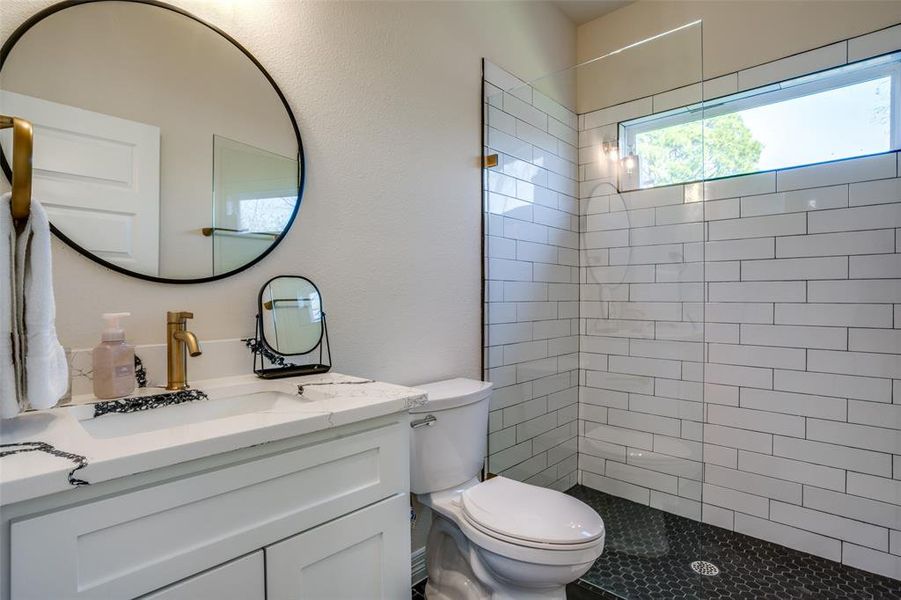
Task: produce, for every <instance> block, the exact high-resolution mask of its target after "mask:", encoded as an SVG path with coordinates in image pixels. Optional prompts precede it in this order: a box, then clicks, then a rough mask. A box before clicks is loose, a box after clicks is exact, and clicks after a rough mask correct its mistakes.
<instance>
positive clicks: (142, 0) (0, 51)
mask: <svg viewBox="0 0 901 600" xmlns="http://www.w3.org/2000/svg"><path fill="white" fill-rule="evenodd" d="M99 2H132V3H135V4H147V5H150V6H155V7H157V8H162V9H165V10H171V11H172V12H175V13H178V14H180V15H182V16H184V17H187V18H189V19H191V20H193V21H195V22H197V23H200V24H201V25H203V26H204V27H206V28H208V29H210V30H212V31H214V32H216V33H218V34H219V35H221V36H222V37H223V38H225V39H226V40H228V41H229V42H231V43H232V45H234V46H235V47H236V48H237V49H238V50H240V51H241V52H242V53H243V54H244V56H246V57H247V58H248V59H250V62H252V63H253V64H254V66H256V68H257V69H259V70H260V72H261V73H262V74H263V76H264V77H265V78H266V80H267V81H268V82H269V84H270V85H271V86H272V89H273V90H275V93H276V94H277V95H278V97H279V100H281V102H282V105H283V106H284V107H285V112H287V113H288V119H289V120H290V121H291V127H292V128H293V129H294V136H295V137H296V138H297V170H298V178H297V202H296V203H295V204H294V212H293V213H291V218H290V219H289V220H288V223H287V224H286V225H285V228H284V229H283V230H282V232H281V233H280V234H279V235H278V237H276V238H275V239H274V240H273V241H272V244H270V245H269V247H268V248H266V250H265V251H263V252H262V253H261V254H260V255H259V256H257V257H256V258H254V259H253V260H251V261H250V262H248V263H246V264H244V265H242V266H240V267H239V268H237V269H233V270H231V271H228V272H227V273H220V274H219V275H210V276H209V277H197V278H193V279H172V278H168V277H157V276H154V275H145V274H143V273H137V272H135V271H129V270H128V269H125V268H123V267H120V266H119V265H115V264H113V263H111V262H109V261H106V260H103V259H102V258H100V257H98V256H95V255H94V254H92V253H91V252H90V251H88V250H86V249H84V248H82V247H81V246H80V245H78V244H77V243H76V242H75V241H73V240H72V239H70V238H69V237H68V236H66V235H65V234H64V233H63V232H62V231H60V230H59V229H58V228H57V227H56V226H54V225H53V224H52V223H51V224H50V229H51V230H52V231H53V233H54V234H55V235H56V237H58V238H59V239H60V240H62V241H63V242H65V243H66V244H67V245H68V246H69V247H70V248H72V249H73V250H75V251H76V252H78V253H79V254H81V255H82V256H84V257H86V258H88V259H90V260H92V261H94V262H95V263H97V264H99V265H101V266H104V267H106V268H107V269H111V270H113V271H116V272H117V273H121V274H123V275H128V276H129V277H136V278H138V279H143V280H145V281H153V282H156V283H175V284H191V283H207V282H209V281H217V280H219V279H225V278H226V277H231V276H232V275H237V274H238V273H241V272H242V271H245V270H247V269H249V268H250V267H252V266H254V265H256V264H257V263H259V262H260V261H261V260H263V259H264V258H266V257H267V256H268V255H269V253H270V252H272V251H273V250H275V248H276V246H278V245H279V244H280V243H281V241H282V240H283V239H284V238H285V236H286V235H287V234H288V232H289V231H290V230H291V227H292V226H293V225H294V220H295V219H296V218H297V213H298V212H299V211H300V203H301V200H302V199H303V190H304V183H305V181H306V172H307V170H306V165H305V163H304V152H303V143H302V141H301V139H300V129H299V128H298V127H297V120H296V119H295V118H294V113H293V112H292V111H291V107H290V105H289V104H288V100H287V99H286V98H285V95H284V94H283V93H282V91H281V89H280V88H279V87H278V85H277V84H276V83H275V80H274V79H272V76H271V75H270V74H269V72H268V71H266V69H264V68H263V65H261V64H260V62H259V61H258V60H257V59H256V58H255V57H254V56H253V55H252V54H251V53H250V52H249V51H248V50H247V49H246V48H244V46H242V45H241V44H239V43H238V42H237V40H235V39H234V38H233V37H231V36H230V35H228V34H227V33H225V32H224V31H222V30H221V29H219V28H218V27H216V26H215V25H212V24H210V23H207V22H206V21H204V20H203V19H200V18H198V17H196V16H194V15H192V14H191V13H189V12H187V11H186V10H183V9H181V8H178V7H176V6H172V5H170V4H166V3H164V2H159V1H158V0H64V1H63V2H59V3H57V4H53V5H52V6H48V7H47V8H45V9H43V10H41V11H38V12H37V13H35V14H34V15H32V16H31V17H30V18H28V19H27V20H26V21H25V22H24V23H22V24H21V25H19V26H18V27H17V28H16V30H15V31H13V33H12V35H10V36H9V39H7V40H6V42H4V44H3V46H2V47H0V72H2V70H3V65H4V64H5V63H6V59H7V58H8V57H9V53H10V52H11V51H12V49H13V47H14V46H15V45H16V42H18V41H19V39H20V38H21V37H22V36H23V35H25V33H26V32H28V30H29V29H31V28H32V27H34V26H35V25H36V24H37V23H39V22H41V21H42V20H44V19H46V18H47V17H49V16H51V15H53V14H56V13H58V12H60V11H62V10H65V9H67V8H72V7H74V6H79V5H82V4H94V3H99ZM0 168H2V170H3V174H4V175H5V176H6V180H7V181H12V169H10V166H9V162H8V161H7V159H6V155H5V154H4V153H3V150H2V148H0ZM311 283H312V282H311Z"/></svg>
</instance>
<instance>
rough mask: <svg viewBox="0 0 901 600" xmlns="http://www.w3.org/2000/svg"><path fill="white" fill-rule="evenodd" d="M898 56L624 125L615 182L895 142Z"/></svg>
mask: <svg viewBox="0 0 901 600" xmlns="http://www.w3.org/2000/svg"><path fill="white" fill-rule="evenodd" d="M899 86H901V53H896V54H893V55H887V56H883V57H878V58H876V59H872V60H868V61H863V62H860V63H856V64H853V65H846V66H843V67H838V68H835V69H830V70H828V71H823V72H820V73H816V74H814V75H809V76H805V77H799V78H796V79H792V80H788V81H784V82H781V83H777V84H772V85H768V86H765V87H762V88H757V89H753V90H748V91H745V92H741V93H738V94H733V95H731V96H726V97H723V98H718V99H715V100H708V101H705V102H703V103H700V104H696V105H693V106H688V107H684V108H679V109H676V110H671V111H667V112H665V113H659V114H655V115H650V116H647V117H642V118H640V119H634V120H631V121H626V122H623V123H620V135H619V140H620V153H621V156H623V164H624V167H625V168H624V169H623V177H624V181H622V182H621V187H625V188H632V189H634V188H649V187H656V186H661V185H671V184H676V183H684V182H689V181H699V180H702V179H715V178H719V177H731V176H734V175H744V174H749V173H756V172H760V171H769V170H773V169H784V168H788V167H797V166H802V165H809V164H814V163H822V162H829V161H835V160H841V159H846V158H854V157H859V156H866V155H870V154H879V153H882V152H888V151H891V150H895V149H897V148H899V147H901V139H899V136H901V126H899V118H901V110H899V102H901V87H899Z"/></svg>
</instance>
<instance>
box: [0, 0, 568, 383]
mask: <svg viewBox="0 0 901 600" xmlns="http://www.w3.org/2000/svg"><path fill="white" fill-rule="evenodd" d="M49 4H51V2H50V1H49V0H47V1H44V0H41V1H27V0H5V1H4V2H2V3H0V24H2V25H0V33H2V37H3V38H4V39H5V38H6V37H7V36H8V35H9V34H10V33H11V32H12V31H13V29H14V28H15V27H16V26H18V25H19V24H20V23H21V22H22V21H23V20H24V19H25V18H27V17H28V16H29V15H30V14H32V13H34V12H35V11H36V10H38V9H40V8H43V7H44V6H47V5H49ZM176 4H178V5H180V6H183V7H184V8H186V9H188V10H191V11H194V12H195V13H196V14H198V15H199V16H201V17H203V18H206V19H208V20H210V21H211V22H213V23H214V24H216V25H218V26H219V27H221V28H223V29H224V30H225V31H227V32H228V33H229V34H230V35H232V36H234V37H235V38H236V39H237V40H239V41H240V42H241V43H242V44H244V45H245V46H246V47H247V48H248V49H249V50H250V51H251V52H252V53H253V54H254V55H256V56H257V58H258V59H259V60H260V61H261V63H262V64H263V65H265V67H266V68H267V69H268V70H269V72H270V73H271V74H272V76H273V77H274V78H275V80H276V81H277V82H278V83H279V85H280V86H281V87H282V89H283V90H284V92H285V94H286V96H287V98H288V101H289V102H290V104H291V106H292V108H293V110H294V111H295V114H296V116H297V120H298V123H299V126H300V130H301V134H302V135H303V140H304V145H305V150H306V153H307V167H308V180H307V189H306V192H305V194H304V199H303V204H302V206H301V209H300V214H299V217H298V221H297V222H296V223H295V225H294V227H293V229H292V230H291V232H290V233H289V235H288V236H287V238H286V239H285V241H284V242H283V243H282V244H281V245H280V246H279V247H278V248H277V249H276V250H275V251H274V253H273V254H272V255H271V256H270V257H269V258H267V259H266V260H265V261H263V262H262V263H261V264H260V265H258V266H256V267H255V268H253V269H251V270H249V271H247V272H245V273H243V274H240V275H238V276H235V277H232V278H229V279H226V280H223V281H220V282H215V283H210V284H203V285H160V284H152V283H146V282H143V281H139V280H137V279H133V278H129V277H124V276H122V275H119V274H116V273H113V272H110V271H106V270H104V269H102V268H101V267H99V266H97V265H95V264H94V263H92V262H90V261H88V260H87V259H84V258H82V257H81V256H80V255H78V254H76V253H75V252H74V251H72V250H70V249H69V248H68V247H66V246H64V245H62V244H59V243H54V248H53V250H54V278H55V285H56V297H57V313H58V314H57V328H58V330H59V334H60V338H61V341H62V342H63V344H65V345H67V346H75V347H80V346H88V345H93V344H94V343H96V340H97V338H98V336H99V330H100V322H99V321H100V319H99V315H100V313H101V312H106V311H113V310H130V311H131V312H132V313H133V315H134V316H133V317H132V318H131V319H130V322H129V323H128V324H127V327H128V333H129V336H130V338H131V339H132V341H134V342H137V343H160V342H162V341H163V340H164V318H165V315H164V313H165V311H166V310H171V309H186V310H193V311H194V313H195V317H196V318H195V320H194V322H193V323H192V328H193V329H194V331H196V332H197V334H198V336H199V337H200V338H201V340H203V339H214V338H234V337H239V336H247V335H250V334H251V333H252V331H253V315H254V311H255V298H256V294H257V292H258V290H259V288H260V286H261V285H262V283H263V282H264V281H265V280H266V279H268V278H269V277H272V276H274V275H277V274H281V273H298V274H304V275H307V276H309V277H311V278H312V279H313V280H314V281H315V282H316V283H317V284H318V285H319V286H320V288H321V290H322V293H323V296H324V302H325V306H324V308H325V310H326V311H327V312H328V316H329V325H330V334H331V339H332V343H333V348H334V353H333V358H334V363H335V368H336V370H338V371H343V372H348V373H354V374H359V375H366V376H371V377H377V378H380V379H385V380H388V381H394V382H397V383H421V382H424V381H428V380H434V379H437V378H441V377H449V376H456V375H463V376H470V377H478V376H479V374H480V373H479V364H480V357H479V353H480V342H479V340H480V332H479V330H480V323H479V319H478V315H479V311H480V307H479V298H480V294H479V287H480V264H479V262H480V247H481V240H480V219H481V196H480V185H481V182H480V172H479V168H478V160H477V157H478V154H479V149H480V132H479V129H480V127H479V123H480V110H481V98H480V85H481V78H480V70H479V64H480V63H479V61H480V58H481V57H482V56H487V57H489V58H491V59H493V60H494V61H495V62H497V63H499V64H500V65H502V66H504V67H506V68H508V69H509V70H511V71H513V72H515V73H518V74H520V75H521V76H522V77H525V78H535V77H538V76H540V75H542V74H544V73H547V72H550V71H554V70H558V69H560V68H564V67H566V66H568V65H571V64H572V63H573V62H574V57H575V28H574V27H573V25H572V24H571V23H570V22H569V21H568V20H567V19H566V17H564V16H563V15H562V13H560V12H559V11H558V10H557V8H556V7H554V6H551V5H546V4H544V3H504V2H500V3H498V2H485V3H457V2H439V3H425V2H423V3H394V2H366V3H345V2H309V3H301V2H295V1H293V0H292V1H281V2H279V1H277V0H267V1H255V0H254V1H252V0H230V1H225V0H223V1H217V2H212V1H207V2H201V1H184V0H183V1H179V2H176Z"/></svg>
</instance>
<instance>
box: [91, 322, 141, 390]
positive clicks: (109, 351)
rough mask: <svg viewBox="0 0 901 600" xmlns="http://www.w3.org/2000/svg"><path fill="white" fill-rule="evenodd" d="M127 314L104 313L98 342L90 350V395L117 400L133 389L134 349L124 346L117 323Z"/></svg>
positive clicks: (121, 331) (122, 332)
mask: <svg viewBox="0 0 901 600" xmlns="http://www.w3.org/2000/svg"><path fill="white" fill-rule="evenodd" d="M130 315H131V313H106V314H104V315H103V320H104V321H106V327H105V328H104V329H103V335H102V336H101V342H100V344H98V345H97V346H96V347H95V348H94V354H93V357H94V395H95V396H97V397H98V398H101V399H104V400H105V399H109V398H121V397H123V396H127V395H128V394H130V393H132V392H133V391H134V390H135V347H134V346H130V345H128V344H126V343H125V330H123V329H122V327H121V326H120V324H119V320H120V319H122V318H124V317H128V316H130Z"/></svg>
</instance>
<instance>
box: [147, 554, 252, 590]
mask: <svg viewBox="0 0 901 600" xmlns="http://www.w3.org/2000/svg"><path fill="white" fill-rule="evenodd" d="M265 578H266V572H265V563H264V561H263V551H262V550H257V551H256V552H254V553H253V554H250V555H248V556H245V557H244V558H239V559H238V560H233V561H232V562H230V563H226V564H224V565H221V566H218V567H214V568H212V569H210V570H209V571H206V572H205V573H201V574H200V575H195V576H194V577H191V578H190V579H185V580H184V581H179V582H178V583H174V584H172V585H170V586H169V587H167V588H164V589H162V590H159V591H157V592H153V593H152V594H148V595H146V596H141V600H266V579H265Z"/></svg>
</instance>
